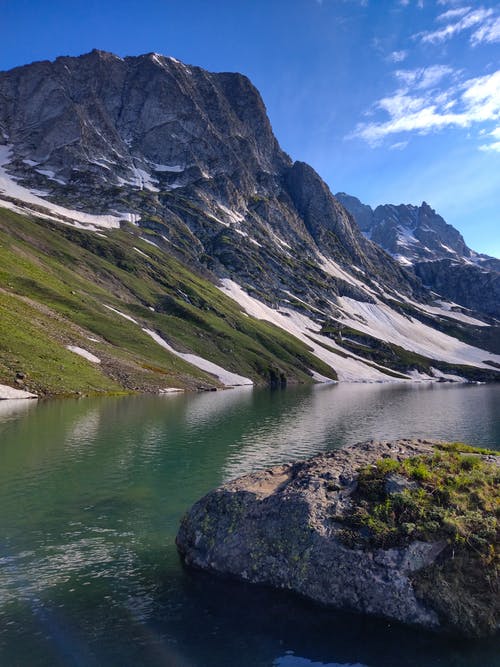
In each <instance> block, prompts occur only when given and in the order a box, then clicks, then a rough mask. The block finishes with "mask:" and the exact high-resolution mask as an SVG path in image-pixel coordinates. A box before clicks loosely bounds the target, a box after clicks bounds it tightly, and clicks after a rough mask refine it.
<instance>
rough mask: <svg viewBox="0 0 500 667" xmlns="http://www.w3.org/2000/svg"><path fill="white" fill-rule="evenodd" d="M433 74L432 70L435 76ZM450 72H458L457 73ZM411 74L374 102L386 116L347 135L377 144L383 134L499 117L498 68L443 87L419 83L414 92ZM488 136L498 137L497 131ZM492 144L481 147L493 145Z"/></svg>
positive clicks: (433, 129) (425, 130)
mask: <svg viewBox="0 0 500 667" xmlns="http://www.w3.org/2000/svg"><path fill="white" fill-rule="evenodd" d="M435 67H436V68H438V67H440V66H435ZM429 69H430V68H429ZM448 69H449V68H448ZM437 73H438V70H437V69H436V77H437ZM447 73H450V72H447ZM454 74H455V75H456V76H458V75H459V73H457V72H454ZM414 76H418V75H415V74H414V71H412V70H409V71H408V72H407V73H406V81H405V83H406V88H400V89H398V90H396V91H395V93H394V94H393V95H390V96H388V97H384V98H382V99H380V100H378V101H377V102H376V103H375V105H374V108H375V109H376V110H378V111H379V112H385V114H387V115H388V119H386V120H382V121H374V122H364V123H359V124H358V125H357V127H356V128H355V130H354V132H353V133H352V134H351V135H350V136H351V137H358V138H361V139H364V140H365V141H366V142H368V143H369V144H371V145H377V144H380V142H381V141H382V140H383V139H384V138H385V137H388V136H391V135H394V134H400V133H412V132H413V133H417V134H429V133H430V132H436V131H439V130H442V129H444V128H468V127H471V126H472V125H478V124H483V125H484V124H485V123H491V122H493V121H498V120H499V119H500V70H498V71H496V72H494V73H493V74H488V75H486V76H481V77H476V78H473V79H467V80H463V81H457V82H456V83H455V84H454V85H453V86H452V87H450V88H448V89H447V90H439V89H437V90H436V89H435V88H422V86H421V87H420V89H419V93H418V94H417V95H415V94H414V93H413V92H412V91H413V90H414V89H415V88H417V87H418V84H417V86H415V84H414V82H413V79H412V77H414ZM399 78H400V81H401V77H399ZM421 80H422V81H423V80H424V79H421ZM436 80H439V78H436ZM494 132H495V133H496V132H497V130H494ZM491 136H492V138H494V139H496V140H497V139H500V136H498V135H497V134H491ZM495 143H496V142H492V143H490V144H484V146H494V145H495ZM483 150H487V149H486V148H483ZM488 150H496V149H495V148H491V149H488Z"/></svg>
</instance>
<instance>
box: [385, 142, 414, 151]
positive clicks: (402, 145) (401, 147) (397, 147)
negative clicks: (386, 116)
mask: <svg viewBox="0 0 500 667" xmlns="http://www.w3.org/2000/svg"><path fill="white" fill-rule="evenodd" d="M408 143H409V142H408V141H396V143H395V144H391V145H390V146H389V150H391V151H402V150H404V149H405V148H406V147H407V146H408Z"/></svg>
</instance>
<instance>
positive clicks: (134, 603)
mask: <svg viewBox="0 0 500 667" xmlns="http://www.w3.org/2000/svg"><path fill="white" fill-rule="evenodd" d="M404 436H420V437H440V438H447V439H460V440H465V441H468V442H471V443H473V444H478V445H484V446H490V447H491V446H495V447H497V448H499V443H500V386H498V385H497V386H485V385H483V386H476V385H474V386H449V385H434V386H430V387H426V386H413V387H412V386H403V387H400V386H397V385H394V386H392V385H338V386H328V387H316V388H309V389H306V388H302V389H300V388H299V389H288V390H286V391H280V392H271V391H266V390H259V391H252V390H251V389H242V390H231V391H226V392H217V393H209V394H198V395H193V396H165V397H133V398H108V399H95V400H94V399H83V400H79V401H72V400H66V401H53V402H47V403H41V404H39V405H36V404H35V403H33V402H27V401H21V402H10V401H9V402H0V666H1V667H11V666H12V667H14V666H15V667H17V666H19V667H28V666H29V667H38V666H42V665H43V666H44V667H45V666H47V667H59V666H62V665H64V666H65V667H67V666H76V667H108V666H113V667H114V666H116V667H132V666H134V667H136V666H140V667H153V666H154V667H156V666H165V665H166V666H169V667H177V666H179V667H215V666H217V667H219V666H221V667H226V666H227V667H233V666H234V667H257V666H259V667H260V666H275V667H311V666H314V667H322V666H324V665H328V666H331V665H334V666H335V667H337V666H338V665H342V666H346V665H351V666H352V665H358V666H359V665H361V666H363V667H364V666H366V667H403V666H409V667H417V666H418V667H438V666H439V667H452V666H453V667H455V666H456V667H476V666H477V667H479V666H481V667H490V666H492V667H495V666H500V657H499V655H500V650H499V649H500V645H499V642H498V640H496V639H495V640H490V641H485V642H478V643H468V642H457V641H453V640H448V639H442V638H438V637H435V636H433V635H431V634H427V633H424V632H421V631H420V632H419V631H415V630H408V629H405V628H402V627H400V626H398V625H397V624H389V623H387V622H385V621H381V620H374V619H366V618H362V617H358V616H355V615H351V614H345V613H336V612H332V611H329V610H326V609H322V608H318V607H316V606H314V605H312V604H310V603H309V602H307V601H304V600H300V599H297V598H295V597H293V596H291V595H288V594H285V593H279V592H274V591H271V590H268V589H265V588H257V587H251V586H248V585H245V584H240V583H237V582H232V581H225V580H222V579H219V578H217V577H211V576H208V575H206V574H203V573H199V572H191V571H187V570H185V569H184V568H183V567H182V565H181V563H180V562H179V559H178V556H177V553H176V550H175V546H174V538H175V533H176V531H177V527H178V524H179V520H180V518H181V516H182V514H183V513H184V512H185V511H186V509H187V508H188V507H189V506H190V505H191V504H192V503H193V502H194V501H195V500H196V499H198V498H199V497H200V496H201V495H203V494H204V493H206V492H207V491H209V490H210V489H211V488H213V487H214V486H216V485H218V484H220V483H221V482H222V481H224V480H226V479H229V478H231V477H233V476H235V475H239V474H242V473H244V472H248V471H250V470H253V469H256V468H261V467H266V466H269V465H270V464H274V463H278V462H281V461H286V460H290V459H292V458H296V457H304V456H308V455H311V454H314V453H316V452H318V451H321V450H325V449H332V448H335V447H340V446H343V445H345V444H349V443H352V442H356V441H358V440H363V439H367V438H371V437H375V438H394V437H404Z"/></svg>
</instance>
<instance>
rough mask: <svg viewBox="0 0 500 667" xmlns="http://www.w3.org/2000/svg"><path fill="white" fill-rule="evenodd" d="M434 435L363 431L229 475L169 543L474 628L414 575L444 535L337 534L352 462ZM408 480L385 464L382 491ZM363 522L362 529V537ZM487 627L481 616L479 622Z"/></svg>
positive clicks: (293, 583)
mask: <svg viewBox="0 0 500 667" xmlns="http://www.w3.org/2000/svg"><path fill="white" fill-rule="evenodd" d="M435 444H436V443H433V442H431V441H420V440H418V441H410V440H401V441H397V442H373V441H372V442H369V443H364V444H358V445H354V446H351V447H348V448H345V449H342V450H338V451H333V452H329V453H326V454H321V455H319V456H316V457H314V458H312V459H310V460H308V461H304V462H297V463H293V464H289V465H281V466H277V467H275V468H272V469H268V470H264V471H262V472H257V473H254V474H250V475H247V476H245V477H241V478H239V479H237V480H235V481H232V482H228V483H227V484H224V485H223V486H221V487H220V488H218V489H216V490H215V491H212V492H211V493H209V494H208V495H207V496H205V497H204V498H202V499H201V500H200V501H199V502H197V503H196V504H195V505H194V506H193V507H192V508H191V510H190V511H189V512H188V514H187V515H186V516H185V517H184V519H183V521H182V524H181V527H180V530H179V533H178V536H177V546H178V549H179V551H180V553H181V554H182V557H183V558H184V560H185V562H186V563H187V564H188V565H191V566H195V567H199V568H202V569H205V570H211V571H214V572H218V573H221V574H224V575H229V576H234V577H238V578H241V579H244V580H247V581H250V582H254V583H260V584H267V585H271V586H274V587H278V588H283V589H289V590H291V591H294V592H296V593H299V594H301V595H304V596H306V597H308V598H311V599H313V600H315V601H317V602H320V603H323V604H326V605H332V606H334V607H337V608H344V609H350V610H355V611H358V612H361V613H363V614H375V615H380V616H384V617H387V618H391V619H395V620H398V621H402V622H404V623H409V624H412V625H418V626H422V627H425V628H430V629H434V630H438V629H450V628H451V629H452V630H454V631H458V632H465V633H466V634H481V632H484V631H485V629H484V627H482V626H481V624H480V623H479V622H477V623H476V625H475V622H476V620H477V619H472V620H471V619H468V625H467V627H465V621H464V623H463V625H464V627H462V628H461V627H460V621H456V619H454V620H450V618H449V617H450V616H452V613H451V612H447V611H446V610H445V611H443V608H444V605H441V606H440V604H439V601H436V599H435V598H433V597H432V595H430V594H426V593H425V592H422V591H424V589H425V587H424V586H422V585H420V584H419V583H418V581H419V574H420V573H422V572H427V571H428V570H429V569H431V570H432V567H433V566H434V565H435V564H436V563H438V562H441V560H442V559H446V558H450V557H451V556H450V554H449V553H448V551H447V542H446V540H443V539H438V538H436V539H435V540H423V539H410V540H406V541H404V542H403V543H401V544H397V543H393V544H392V545H390V546H388V547H385V548H380V547H378V548H376V547H373V546H372V547H370V546H366V545H364V546H363V545H362V544H358V543H357V542H356V539H354V543H353V541H352V536H351V539H350V540H349V539H347V540H346V528H345V526H346V521H347V522H349V517H350V514H351V513H352V512H353V511H354V509H355V505H356V503H355V501H354V498H355V496H356V493H357V487H358V479H359V474H360V469H363V468H364V467H366V466H371V465H372V464H374V463H375V462H376V461H377V460H379V459H382V460H387V459H393V460H394V461H396V462H397V461H403V460H404V459H408V458H410V457H415V456H419V455H432V454H433V452H434V445H435ZM415 486H416V482H415V481H413V480H411V479H410V480H409V479H406V478H404V477H402V476H401V475H398V474H394V473H391V474H389V475H388V476H387V479H386V480H385V485H384V486H383V487H382V488H383V491H382V493H384V494H385V495H386V497H392V496H393V494H401V493H407V492H412V491H413V490H414V489H415ZM369 530H370V529H369V528H368V527H367V526H365V527H364V528H362V529H361V532H360V535H361V539H363V538H364V536H365V534H368V532H369ZM363 531H364V533H363ZM434 588H437V587H436V586H435V587H434ZM446 594H447V595H450V591H449V587H448V592H447V593H446ZM472 597H473V596H472ZM472 606H473V604H472V601H471V607H472ZM441 607H443V608H441ZM496 613H498V609H497V612H496ZM464 616H465V614H464ZM478 616H480V613H479V612H478ZM497 622H498V617H497ZM457 624H458V625H457ZM471 628H472V629H471ZM491 631H492V627H491V623H490V625H489V626H488V629H487V630H486V632H491Z"/></svg>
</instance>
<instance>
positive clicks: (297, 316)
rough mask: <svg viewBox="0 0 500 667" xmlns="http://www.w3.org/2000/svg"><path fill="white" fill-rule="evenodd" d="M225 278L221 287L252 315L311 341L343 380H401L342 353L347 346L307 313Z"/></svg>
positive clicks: (312, 350) (313, 351)
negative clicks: (272, 303) (273, 303)
mask: <svg viewBox="0 0 500 667" xmlns="http://www.w3.org/2000/svg"><path fill="white" fill-rule="evenodd" d="M221 282H222V287H219V289H220V290H221V291H222V292H224V294H226V295H227V296H229V297H231V298H232V299H234V301H236V302H237V303H238V304H239V305H240V306H241V307H242V308H243V309H244V310H245V311H246V312H247V314H248V315H252V316H253V317H256V318H257V319H259V320H266V321H267V322H271V323H272V324H274V325H275V326H277V327H279V328H280V329H283V330H284V331H287V332H288V333H290V334H292V336H295V338H298V339H299V340H300V341H302V342H303V343H305V345H307V347H308V348H309V349H310V350H311V352H312V354H314V356H316V357H317V358H318V359H320V360H321V361H324V362H325V363H326V364H327V365H328V366H329V367H330V368H332V369H333V370H335V371H336V373H337V376H338V378H339V380H341V381H343V382H394V381H397V380H395V379H394V378H391V377H389V376H387V375H385V374H384V373H383V370H382V369H381V370H378V369H376V368H373V367H371V366H367V365H366V364H365V363H363V361H362V360H361V359H356V358H352V357H345V356H341V355H345V350H343V349H342V348H341V347H340V346H338V345H337V344H336V343H335V342H334V341H332V340H331V339H330V338H327V337H326V336H322V335H321V334H320V333H319V332H320V329H321V327H320V325H319V324H318V323H316V322H314V321H313V320H311V319H310V318H309V317H307V316H306V315H302V314H301V313H298V312H296V311H294V310H288V309H281V310H280V311H277V310H273V309H272V308H270V307H269V306H266V305H265V304H264V303H262V302H261V301H258V300H257V299H255V298H254V297H252V296H250V295H249V294H248V293H247V292H245V291H244V290H243V289H242V288H241V287H240V285H238V284H237V283H235V282H234V281H232V280H230V279H228V278H225V279H223V280H222V281H221ZM310 334H314V340H311V338H310ZM324 346H326V347H324ZM326 348H331V349H332V350H338V351H339V354H335V352H332V351H330V350H329V349H326Z"/></svg>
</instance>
